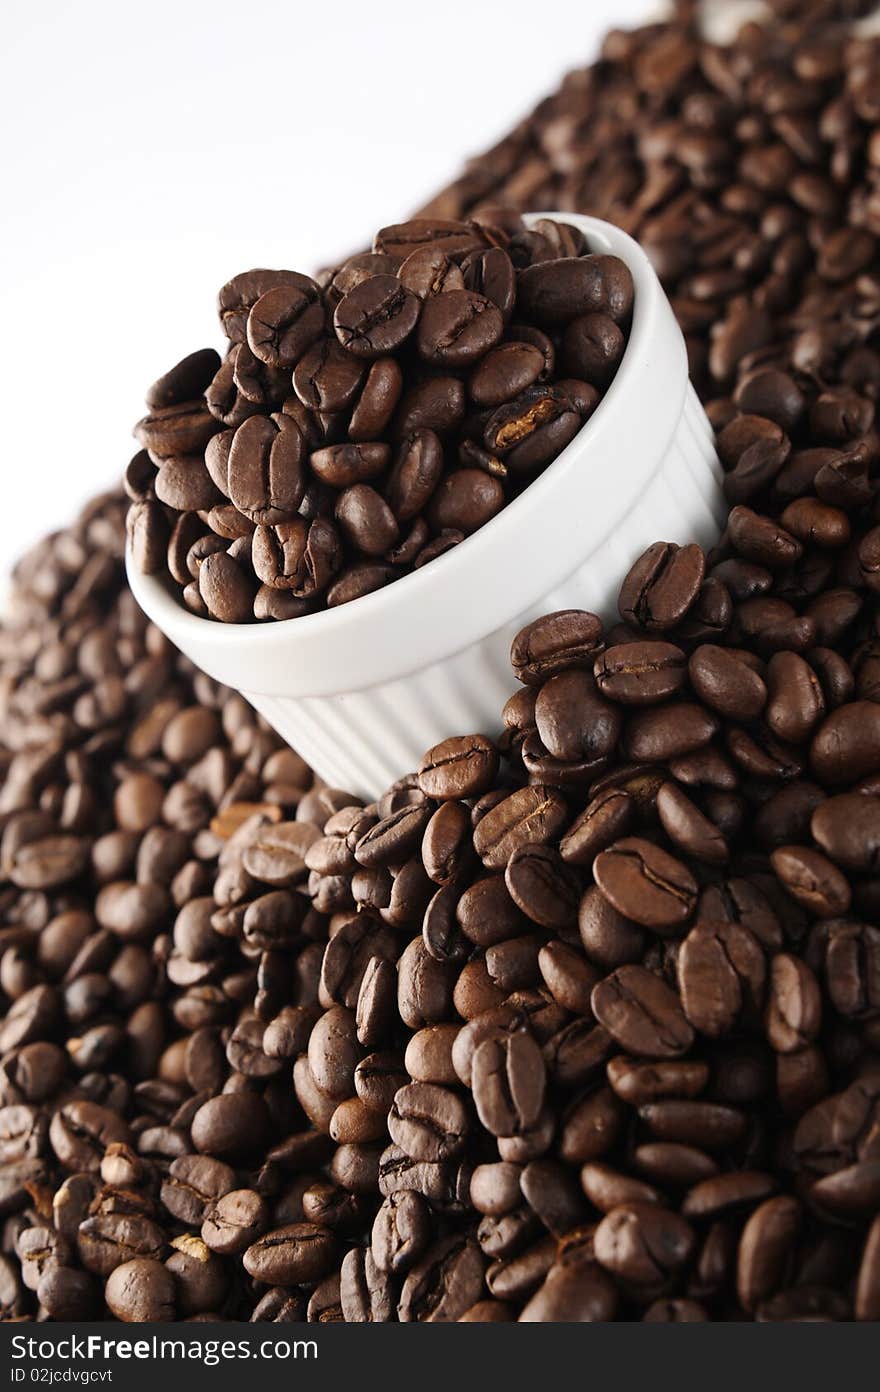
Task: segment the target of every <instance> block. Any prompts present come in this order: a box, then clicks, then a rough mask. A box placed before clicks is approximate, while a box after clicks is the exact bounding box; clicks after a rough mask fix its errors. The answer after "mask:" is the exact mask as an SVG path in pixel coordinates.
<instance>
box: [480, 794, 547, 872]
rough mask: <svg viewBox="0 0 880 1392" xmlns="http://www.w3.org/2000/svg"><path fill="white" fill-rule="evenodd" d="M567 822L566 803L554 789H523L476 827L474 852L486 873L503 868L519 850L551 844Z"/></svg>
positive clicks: (497, 806) (505, 800) (488, 814)
mask: <svg viewBox="0 0 880 1392" xmlns="http://www.w3.org/2000/svg"><path fill="white" fill-rule="evenodd" d="M565 818H566V809H565V803H564V801H563V799H562V798H561V796H560V795H559V793H558V792H556V790H555V789H553V788H548V787H543V786H541V785H540V784H535V785H533V786H531V787H527V788H521V789H519V790H518V791H517V792H515V793H511V794H510V796H509V797H507V798H505V799H504V801H503V802H500V803H498V804H497V805H496V806H495V807H493V808H492V810H491V811H490V812H488V813H487V814H486V816H485V817H483V818H482V819H481V821H480V822H479V823H478V824H477V827H476V830H475V831H474V848H475V850H476V852H477V854H478V855H479V856H480V857H481V858H482V861H483V864H484V865H485V866H486V868H487V869H489V870H494V869H499V868H503V867H504V866H505V865H506V864H507V862H508V860H509V859H510V857H511V855H512V854H513V852H514V851H515V850H517V849H518V848H519V847H522V846H526V845H532V844H534V845H541V844H543V843H544V842H546V841H549V840H551V839H552V838H553V836H554V835H556V834H557V833H558V831H559V830H560V828H561V827H562V825H563V824H564V822H565Z"/></svg>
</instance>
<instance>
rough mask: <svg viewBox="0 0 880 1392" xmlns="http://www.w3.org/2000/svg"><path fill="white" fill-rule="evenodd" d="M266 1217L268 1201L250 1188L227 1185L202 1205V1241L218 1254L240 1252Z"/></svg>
mask: <svg viewBox="0 0 880 1392" xmlns="http://www.w3.org/2000/svg"><path fill="white" fill-rule="evenodd" d="M268 1219H269V1209H268V1205H267V1204H266V1201H265V1200H264V1199H263V1198H262V1197H261V1196H260V1195H259V1194H257V1193H255V1192H254V1190H253V1189H231V1190H230V1191H229V1192H228V1193H226V1194H223V1195H221V1197H220V1198H218V1199H217V1200H216V1201H215V1202H214V1203H212V1204H210V1205H209V1206H208V1208H207V1209H206V1211H205V1216H204V1218H203V1219H202V1229H201V1236H202V1241H203V1242H204V1243H205V1244H206V1245H207V1246H208V1247H209V1248H210V1249H211V1251H212V1252H218V1253H220V1254H221V1255H222V1256H229V1255H231V1254H235V1253H238V1252H243V1251H244V1250H245V1248H246V1247H249V1246H250V1245H251V1243H252V1242H254V1241H256V1239H257V1238H258V1237H259V1236H260V1233H261V1232H262V1231H263V1230H264V1229H265V1228H266V1227H267V1226H268Z"/></svg>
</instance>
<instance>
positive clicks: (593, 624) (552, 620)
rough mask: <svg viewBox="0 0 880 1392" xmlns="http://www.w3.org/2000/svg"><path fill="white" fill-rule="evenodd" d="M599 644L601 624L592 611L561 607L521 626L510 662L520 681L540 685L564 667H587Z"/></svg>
mask: <svg viewBox="0 0 880 1392" xmlns="http://www.w3.org/2000/svg"><path fill="white" fill-rule="evenodd" d="M603 647H604V643H603V641H602V624H601V622H600V620H599V619H597V618H596V616H595V614H589V613H587V612H586V611H584V610H580V609H563V610H560V611H559V612H558V613H556V614H548V615H546V616H545V617H544V618H542V619H536V620H535V622H534V623H531V624H529V625H527V627H526V628H524V629H522V631H521V632H520V633H518V634H517V636H516V638H514V640H513V643H512V645H511V649H510V662H511V666H512V667H513V671H514V675H515V676H516V677H517V678H518V679H519V680H520V681H522V682H525V683H526V684H527V685H528V686H541V685H542V683H543V682H544V681H545V680H546V679H547V678H548V677H551V676H553V675H555V674H556V673H557V672H562V671H564V670H565V669H566V668H568V667H583V668H587V669H588V670H589V669H590V668H591V667H592V666H593V663H594V660H595V657H596V654H597V653H599V652H600V651H601V649H602V648H603Z"/></svg>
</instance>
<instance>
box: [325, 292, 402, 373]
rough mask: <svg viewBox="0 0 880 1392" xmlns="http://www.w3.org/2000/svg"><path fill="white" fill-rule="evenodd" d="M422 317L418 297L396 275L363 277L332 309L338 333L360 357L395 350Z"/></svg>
mask: <svg viewBox="0 0 880 1392" xmlns="http://www.w3.org/2000/svg"><path fill="white" fill-rule="evenodd" d="M418 320H419V300H418V296H416V295H414V294H413V292H412V291H411V290H408V289H407V287H406V285H405V284H404V283H403V281H402V280H399V279H398V278H397V276H393V275H374V276H370V277H369V278H368V279H367V280H362V281H361V282H360V284H359V285H356V286H355V287H354V288H353V289H352V290H350V291H349V292H348V294H347V295H345V296H344V297H343V299H341V300H340V302H339V304H338V305H337V306H336V309H335V310H334V313H333V327H334V328H335V330H336V337H337V338H338V339H339V342H340V343H341V344H342V346H343V348H347V349H348V351H349V352H350V353H354V354H355V356H356V357H359V358H378V357H381V356H382V355H383V354H385V353H393V352H394V350H395V349H396V348H399V347H400V346H401V344H402V343H404V342H405V340H406V339H407V338H409V335H410V334H411V333H412V331H413V329H414V328H415V326H416V324H417V323H418Z"/></svg>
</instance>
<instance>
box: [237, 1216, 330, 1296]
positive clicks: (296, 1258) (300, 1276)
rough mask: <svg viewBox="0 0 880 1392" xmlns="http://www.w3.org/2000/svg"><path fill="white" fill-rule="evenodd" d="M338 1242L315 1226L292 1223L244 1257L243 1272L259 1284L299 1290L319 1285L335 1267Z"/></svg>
mask: <svg viewBox="0 0 880 1392" xmlns="http://www.w3.org/2000/svg"><path fill="white" fill-rule="evenodd" d="M335 1256H336V1240H335V1238H334V1237H333V1234H332V1233H330V1232H328V1230H327V1229H326V1228H321V1227H318V1226H317V1225H316V1224H314V1223H291V1224H288V1225H287V1226H286V1227H282V1228H275V1229H273V1230H272V1231H271V1232H267V1233H265V1234H264V1236H263V1237H260V1238H258V1239H257V1241H256V1242H254V1243H252V1244H251V1246H250V1247H248V1248H247V1250H246V1252H245V1253H244V1257H243V1259H242V1260H243V1263H244V1269H245V1271H246V1272H247V1273H248V1275H249V1276H253V1277H254V1279H255V1280H257V1281H265V1282H267V1283H268V1284H270V1285H277V1286H296V1285H299V1284H300V1283H301V1282H308V1281H316V1280H319V1279H320V1278H321V1277H322V1276H325V1275H326V1274H327V1273H328V1271H330V1270H331V1269H332V1267H333V1261H334V1258H335Z"/></svg>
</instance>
